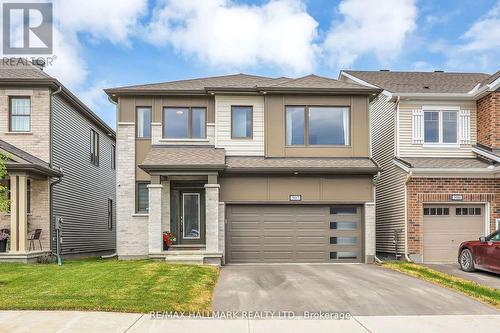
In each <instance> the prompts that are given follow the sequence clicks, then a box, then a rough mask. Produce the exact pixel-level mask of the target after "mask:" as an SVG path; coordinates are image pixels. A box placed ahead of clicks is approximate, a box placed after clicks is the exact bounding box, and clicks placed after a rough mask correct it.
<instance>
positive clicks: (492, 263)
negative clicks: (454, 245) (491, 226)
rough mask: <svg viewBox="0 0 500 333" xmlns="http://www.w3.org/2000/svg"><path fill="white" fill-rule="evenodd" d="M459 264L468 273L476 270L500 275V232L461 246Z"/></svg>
mask: <svg viewBox="0 0 500 333" xmlns="http://www.w3.org/2000/svg"><path fill="white" fill-rule="evenodd" d="M458 253H459V255H458V263H459V264H460V268H461V269H462V270H463V271H466V272H473V271H475V270H476V269H480V270H483V271H488V272H493V273H500V230H497V231H495V232H494V233H492V234H491V235H489V236H487V237H479V240H476V241H467V242H463V243H462V244H460V248H459V251H458Z"/></svg>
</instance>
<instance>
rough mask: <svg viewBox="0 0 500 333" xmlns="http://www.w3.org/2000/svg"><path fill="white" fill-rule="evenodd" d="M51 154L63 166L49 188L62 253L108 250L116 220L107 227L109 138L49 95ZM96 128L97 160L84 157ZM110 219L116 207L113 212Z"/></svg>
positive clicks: (111, 191)
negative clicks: (95, 162) (59, 225)
mask: <svg viewBox="0 0 500 333" xmlns="http://www.w3.org/2000/svg"><path fill="white" fill-rule="evenodd" d="M52 104H53V106H52V109H53V122H52V128H53V137H52V144H53V148H52V149H53V156H52V162H53V164H54V166H55V167H61V168H62V169H63V174H64V175H63V178H62V181H61V182H60V183H59V184H57V185H55V186H54V189H53V214H54V215H55V216H61V217H62V218H63V220H64V224H63V229H62V232H63V243H62V253H63V254H70V253H86V252H96V251H105V250H114V249H115V244H116V236H115V234H116V233H115V230H116V221H113V229H112V230H108V223H107V206H108V199H113V206H114V207H116V198H115V183H116V179H115V170H113V169H112V168H111V146H112V144H114V139H112V138H110V137H109V136H108V135H107V134H106V133H105V132H103V131H102V130H101V129H100V128H99V127H97V126H96V125H94V123H93V122H91V121H90V120H88V119H87V118H86V117H84V116H83V115H82V114H81V113H80V112H79V111H77V110H75V109H74V108H73V107H72V106H70V104H68V103H67V102H66V101H65V100H64V99H63V98H62V97H60V96H57V95H56V96H54V97H53V99H52ZM91 129H93V130H95V131H97V132H98V133H99V150H100V153H99V166H95V165H93V164H91V163H90V130H91ZM113 217H114V219H115V220H116V218H115V217H116V212H114V213H113Z"/></svg>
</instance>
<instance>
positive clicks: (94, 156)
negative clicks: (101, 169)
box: [90, 130, 99, 166]
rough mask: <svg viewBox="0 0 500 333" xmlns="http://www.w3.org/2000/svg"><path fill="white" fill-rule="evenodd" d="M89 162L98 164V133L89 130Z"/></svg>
mask: <svg viewBox="0 0 500 333" xmlns="http://www.w3.org/2000/svg"><path fill="white" fill-rule="evenodd" d="M90 163H92V164H93V165H95V166H98V165H99V133H97V132H96V131H94V130H90Z"/></svg>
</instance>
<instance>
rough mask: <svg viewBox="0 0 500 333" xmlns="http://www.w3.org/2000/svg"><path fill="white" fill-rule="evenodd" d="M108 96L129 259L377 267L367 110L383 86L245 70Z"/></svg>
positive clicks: (121, 247) (122, 246)
mask: <svg viewBox="0 0 500 333" xmlns="http://www.w3.org/2000/svg"><path fill="white" fill-rule="evenodd" d="M106 92H107V94H108V95H109V97H110V99H112V100H113V101H115V102H116V103H117V111H118V115H117V120H118V125H117V161H118V163H117V171H118V173H117V214H118V216H117V252H118V255H119V257H120V258H141V257H146V258H147V257H149V258H166V260H167V261H191V262H193V261H194V262H204V263H213V264H220V263H221V261H222V262H229V263H255V262H371V261H373V259H374V255H375V253H374V251H375V243H374V236H375V235H374V233H375V226H374V218H375V208H374V202H373V201H374V187H373V179H374V175H376V174H377V172H378V171H379V168H378V166H377V165H376V164H375V163H374V162H373V161H372V159H371V149H370V138H369V117H368V103H369V99H370V98H373V97H374V96H375V95H376V94H378V93H379V92H380V89H378V88H367V87H364V86H362V85H358V84H351V83H344V82H339V81H337V80H332V79H327V78H322V77H318V76H314V75H310V76H306V77H302V78H299V79H289V78H275V79H273V78H267V77H260V76H252V75H245V74H238V75H228V76H220V77H209V78H202V79H194V80H184V81H175V82H166V83H158V84H146V85H138V86H130V87H122V88H113V89H107V90H106ZM165 231H170V232H171V233H173V234H174V235H175V236H176V242H175V243H174V245H173V247H172V248H170V249H169V250H168V251H165V250H164V248H163V242H162V233H163V232H165Z"/></svg>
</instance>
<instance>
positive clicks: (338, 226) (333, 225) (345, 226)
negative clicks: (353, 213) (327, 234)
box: [330, 222, 358, 231]
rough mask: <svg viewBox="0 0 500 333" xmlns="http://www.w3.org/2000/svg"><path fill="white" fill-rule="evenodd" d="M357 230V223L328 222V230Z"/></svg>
mask: <svg viewBox="0 0 500 333" xmlns="http://www.w3.org/2000/svg"><path fill="white" fill-rule="evenodd" d="M357 228H358V223H357V222H330V229H333V230H346V231H352V230H356V229H357Z"/></svg>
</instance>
